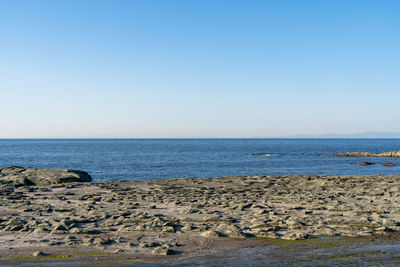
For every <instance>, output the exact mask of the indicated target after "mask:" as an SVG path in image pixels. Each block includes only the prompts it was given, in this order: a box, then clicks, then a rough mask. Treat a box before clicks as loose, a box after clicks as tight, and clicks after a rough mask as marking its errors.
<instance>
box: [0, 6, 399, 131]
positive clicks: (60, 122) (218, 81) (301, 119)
mask: <svg viewBox="0 0 400 267" xmlns="http://www.w3.org/2000/svg"><path fill="white" fill-rule="evenodd" d="M399 13H400V1H396V0H380V1H376V0H335V1H333V0H332V1H321V0H302V1H298V0H275V1H268V0H264V1H253V0H246V1H245V0H243V1H236V0H227V1H224V0H198V1H188V0H180V1H177V0H157V1H154V0H136V1H135V0H126V1H124V0H114V1H111V0H107V1H105V0H93V1H91V0H85V1H81V0H57V1H53V0H48V1H43V0H35V1H31V0H26V1H22V0H1V1H0V138H192V137H193V138H212V137H222V138H223V137H228V138H229V137H231V138H236V137H243V138H247V137H256V136H257V137H277V136H286V135H296V134H324V133H337V134H348V133H358V132H400V115H399V111H398V109H399V108H398V107H399V103H400V16H399Z"/></svg>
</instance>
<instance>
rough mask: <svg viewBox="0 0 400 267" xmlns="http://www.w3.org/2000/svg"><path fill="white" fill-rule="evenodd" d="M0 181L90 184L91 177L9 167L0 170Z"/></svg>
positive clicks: (82, 172)
mask: <svg viewBox="0 0 400 267" xmlns="http://www.w3.org/2000/svg"><path fill="white" fill-rule="evenodd" d="M0 181H2V182H3V183H4V182H6V183H13V184H15V185H38V186H40V185H51V184H62V183H70V182H90V181H92V177H91V176H90V175H89V174H88V173H87V172H84V171H77V170H65V169H35V168H23V167H19V166H11V167H8V168H3V169H0Z"/></svg>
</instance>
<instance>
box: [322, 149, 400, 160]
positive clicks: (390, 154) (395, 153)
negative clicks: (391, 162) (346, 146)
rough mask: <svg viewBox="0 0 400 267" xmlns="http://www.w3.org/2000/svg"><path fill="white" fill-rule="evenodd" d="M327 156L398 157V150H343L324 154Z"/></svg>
mask: <svg viewBox="0 0 400 267" xmlns="http://www.w3.org/2000/svg"><path fill="white" fill-rule="evenodd" d="M326 156H328V157H384V158H400V150H398V151H392V152H381V153H372V152H345V153H337V154H329V155H326Z"/></svg>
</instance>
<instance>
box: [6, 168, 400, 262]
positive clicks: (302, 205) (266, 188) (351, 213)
mask: <svg viewBox="0 0 400 267" xmlns="http://www.w3.org/2000/svg"><path fill="white" fill-rule="evenodd" d="M28 174H29V175H28ZM43 177H46V178H43ZM60 177H64V179H59V178H60ZM90 180H91V178H90V175H88V174H87V173H85V172H80V171H70V170H35V169H24V168H21V167H10V168H4V169H0V237H1V238H0V257H1V258H0V264H2V263H3V264H6V263H9V262H19V261H22V262H23V261H29V260H34V259H35V258H36V259H41V258H43V259H52V258H51V257H54V259H57V257H64V258H63V260H65V261H67V260H69V259H70V258H76V257H94V258H96V259H99V258H102V257H103V258H104V259H110V258H112V259H113V260H115V258H118V259H123V260H125V261H132V262H169V261H171V260H172V259H173V260H177V259H184V258H188V257H200V256H204V255H207V254H209V253H213V252H216V251H221V250H230V249H234V248H239V247H248V246H257V245H260V242H261V241H260V240H264V239H270V238H271V239H280V240H281V239H284V240H297V239H307V238H313V237H319V236H370V235H381V234H385V233H388V232H394V231H399V230H400V206H399V203H400V175H365V176H325V175H268V176H263V175H250V176H233V177H218V178H197V179H191V178H179V179H168V180H152V181H119V182H101V183H93V182H89V181H90ZM35 181H36V182H35ZM37 181H41V182H37ZM43 181H45V182H43ZM46 181H47V182H46ZM170 255H171V256H170Z"/></svg>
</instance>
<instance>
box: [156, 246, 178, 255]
mask: <svg viewBox="0 0 400 267" xmlns="http://www.w3.org/2000/svg"><path fill="white" fill-rule="evenodd" d="M151 253H152V254H155V255H174V254H175V251H174V250H172V249H169V248H162V247H157V248H155V249H153V250H152V251H151Z"/></svg>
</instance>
